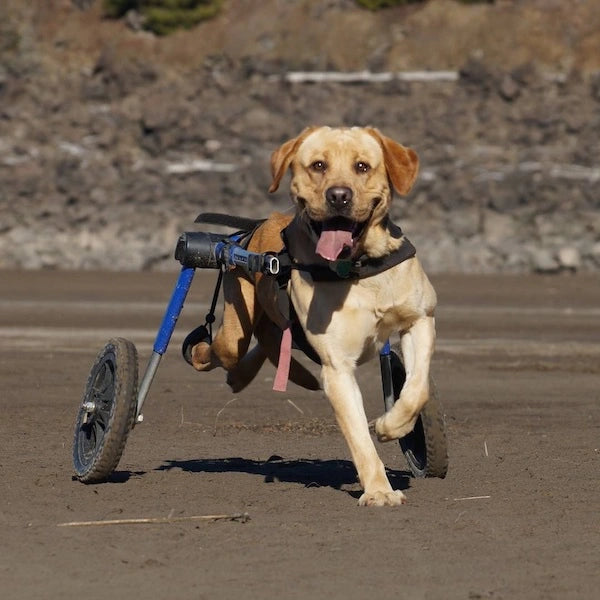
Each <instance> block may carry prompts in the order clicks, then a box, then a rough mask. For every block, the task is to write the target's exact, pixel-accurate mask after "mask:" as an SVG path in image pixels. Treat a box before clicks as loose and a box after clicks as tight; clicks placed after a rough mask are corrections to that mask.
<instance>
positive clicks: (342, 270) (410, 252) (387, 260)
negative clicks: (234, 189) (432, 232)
mask: <svg viewBox="0 0 600 600" xmlns="http://www.w3.org/2000/svg"><path fill="white" fill-rule="evenodd" d="M384 227H385V228H386V229H387V231H388V233H389V234H390V236H391V237H393V238H395V239H398V240H402V243H401V244H400V246H399V247H398V248H397V249H396V250H394V251H393V252H390V254H386V255H385V256H382V257H378V258H373V257H370V256H367V255H366V254H364V255H362V256H360V257H359V258H357V259H351V258H341V259H338V260H335V261H328V260H325V259H324V258H321V257H320V256H319V255H318V254H316V252H315V249H316V247H317V242H318V235H317V233H316V231H315V230H314V229H313V228H312V227H311V225H310V223H309V222H307V221H306V220H304V219H302V218H301V217H300V216H299V215H296V216H295V217H294V219H293V220H292V222H291V223H290V224H289V225H288V226H287V227H286V228H285V229H284V230H283V231H282V232H281V238H282V240H283V245H284V248H283V250H282V251H281V252H280V253H279V254H278V258H279V264H280V269H281V272H280V276H279V277H278V279H279V281H280V284H282V285H286V284H287V282H288V281H289V279H290V276H291V271H292V269H297V270H298V271H305V272H307V273H309V274H310V276H311V277H312V279H313V281H339V280H340V279H350V280H352V279H364V278H365V277H372V276H373V275H377V274H378V273H382V272H383V271H387V270H388V269H391V268H392V267H395V266H396V265H398V264H400V263H401V262H404V261H405V260H407V259H409V258H412V257H413V256H415V254H416V253H417V251H416V249H415V247H414V246H413V245H412V244H411V243H410V242H409V240H408V239H407V238H406V237H404V234H403V233H402V229H400V227H398V226H397V225H395V224H394V223H392V221H391V220H390V219H389V218H388V219H386V221H385V223H384ZM300 247H301V248H302V249H303V252H302V253H303V254H307V253H309V254H311V252H310V250H311V249H312V250H313V251H312V254H313V255H314V262H311V263H310V264H306V263H300V262H298V260H297V259H295V258H294V256H295V255H297V254H299V252H297V251H295V249H296V248H300Z"/></svg>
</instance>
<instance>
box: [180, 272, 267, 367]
mask: <svg viewBox="0 0 600 600" xmlns="http://www.w3.org/2000/svg"><path fill="white" fill-rule="evenodd" d="M255 296H256V294H255V291H254V285H253V284H252V283H251V282H250V281H248V280H247V279H246V278H245V277H243V276H241V275H240V274H239V273H237V272H235V271H232V272H227V273H225V276H224V277H223V297H224V299H225V307H224V310H223V322H222V323H221V325H220V327H219V329H218V330H217V333H216V334H215V336H214V339H213V342H212V344H209V343H207V342H204V341H203V342H200V343H198V344H196V345H195V346H194V347H193V348H192V352H191V360H192V364H193V366H194V368H196V369H197V370H198V371H210V370H211V369H214V368H215V367H223V368H224V369H226V370H227V371H231V370H232V369H234V368H235V367H236V365H237V364H238V362H239V360H240V359H241V358H242V357H243V356H244V355H245V354H246V352H247V351H248V346H249V345H250V340H251V338H252V330H253V329H254V323H255V321H256V318H257V316H258V315H257V314H256V312H258V311H259V310H260V309H259V308H258V306H257V305H256V302H255Z"/></svg>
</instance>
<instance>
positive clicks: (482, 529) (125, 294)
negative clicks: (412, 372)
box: [0, 271, 600, 600]
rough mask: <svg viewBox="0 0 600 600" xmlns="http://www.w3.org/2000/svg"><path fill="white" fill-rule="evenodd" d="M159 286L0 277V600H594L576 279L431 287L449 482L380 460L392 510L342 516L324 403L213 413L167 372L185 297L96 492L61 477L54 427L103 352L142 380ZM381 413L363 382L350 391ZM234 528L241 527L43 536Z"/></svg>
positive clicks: (594, 447)
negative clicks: (141, 404)
mask: <svg viewBox="0 0 600 600" xmlns="http://www.w3.org/2000/svg"><path fill="white" fill-rule="evenodd" d="M175 277H176V274H175V273H162V274H156V273H154V274H151V273H143V274H115V273H77V272H72V273H60V272H52V271H46V272H3V273H0V409H1V411H2V419H0V482H1V483H0V540H1V541H0V590H1V592H0V596H1V597H2V598H3V600H11V599H29V598H77V597H85V598H86V599H87V600H94V599H96V598H98V599H100V598H102V599H106V598H125V597H132V596H136V597H140V598H174V599H187V598H190V599H192V598H193V599H201V598H217V597H218V598H238V597H244V598H246V599H252V598H257V599H259V598H260V599H264V598H275V597H277V598H324V597H330V598H367V597H376V598H390V597H397V598H410V599H419V598H435V599H437V598H444V599H448V598H450V599H453V598H465V599H473V598H493V599H499V598H506V599H509V598H510V599H515V598H526V599H527V598H543V599H548V598H557V599H559V598H560V599H565V598H574V599H575V598H577V599H582V598H593V597H594V598H595V597H597V595H596V594H597V590H598V586H599V585H600V519H599V514H600V510H599V509H600V500H599V479H600V478H599V473H600V402H599V400H600V385H599V384H600V378H599V373H600V335H599V331H600V330H599V327H598V325H599V322H600V286H599V285H598V278H597V276H593V277H592V276H589V277H585V276H572V277H557V278H541V277H502V278H499V277H473V276H470V277H469V276H443V277H436V278H434V280H433V281H434V284H435V285H436V288H437V290H438V293H439V297H440V308H439V311H438V336H439V337H438V348H437V353H436V356H435V361H434V376H435V378H436V381H437V385H438V388H439V392H440V397H441V399H442V401H443V403H444V406H445V409H446V413H447V428H448V437H449V451H450V470H449V473H448V477H447V478H446V479H444V480H440V479H431V480H429V479H428V480H415V479H412V478H411V477H409V475H408V473H407V471H406V463H405V461H404V458H403V456H402V454H401V452H400V450H399V448H398V445H397V444H396V443H391V444H386V445H382V446H380V450H381V455H382V457H383V459H384V461H385V463H386V465H387V466H388V468H389V470H390V477H391V478H392V480H393V482H394V485H395V486H397V487H398V488H401V489H404V490H405V492H406V494H407V496H408V499H409V502H408V504H407V505H405V506H403V507H399V508H396V509H365V508H359V507H358V506H357V497H358V494H359V487H358V485H357V484H356V479H355V471H354V468H353V466H352V464H351V463H350V462H349V453H348V450H347V448H346V447H345V444H344V441H343V439H342V437H341V434H340V433H339V431H338V430H337V428H336V427H335V423H334V421H333V417H332V413H331V410H330V407H329V405H328V403H327V400H326V399H325V398H324V397H323V395H322V394H321V393H307V392H305V391H304V390H301V389H299V388H296V387H294V386H292V385H291V386H290V390H289V392H288V393H286V394H275V393H274V392H271V391H270V387H271V384H272V377H273V373H274V370H273V369H272V368H271V367H265V368H264V369H263V371H262V372H261V373H260V374H259V377H258V378H257V380H256V381H255V382H254V383H253V384H252V386H251V387H249V388H248V389H247V390H246V391H245V392H244V393H242V394H239V395H232V394H231V392H229V390H228V389H227V387H226V386H225V384H224V377H223V373H222V372H218V371H214V372H212V373H208V374H205V373H203V374H199V373H196V372H194V371H193V370H192V369H191V368H189V367H188V366H187V365H186V364H185V363H184V362H183V360H182V359H181V357H180V355H179V344H180V341H181V339H182V338H183V336H184V335H185V334H186V333H187V331H189V329H191V328H192V326H194V325H195V324H197V322H199V321H201V320H202V318H203V316H204V314H205V312H206V303H207V301H208V299H209V295H210V293H211V290H212V283H211V282H212V280H213V273H209V272H201V273H199V274H198V276H197V279H196V281H195V282H194V285H193V288H192V291H191V293H190V296H189V298H188V302H187V304H186V307H185V309H184V315H183V316H182V318H181V320H180V323H179V324H178V328H177V330H176V332H175V336H174V340H173V342H172V345H171V347H170V349H169V351H168V352H167V354H166V355H165V358H164V360H163V363H162V365H161V367H160V369H159V372H158V375H157V377H156V380H155V382H154V385H153V387H152V389H151V391H150V396H149V398H148V401H147V404H146V407H145V410H144V415H145V422H144V423H143V425H140V426H138V427H136V428H135V429H134V431H133V432H132V435H131V437H130V438H129V442H128V444H127V447H126V449H125V452H124V455H123V458H122V460H121V463H120V464H119V466H118V468H117V472H116V473H115V476H114V477H113V479H112V481H111V482H109V483H105V484H100V485H90V486H86V485H83V484H81V483H80V482H78V481H75V480H73V477H72V465H71V444H72V434H73V424H74V420H75V416H76V413H77V409H78V405H79V402H80V399H81V394H82V391H83V386H84V382H85V379H86V377H87V373H88V370H89V368H90V366H91V363H92V362H93V360H94V357H95V355H96V353H97V352H98V351H99V350H100V348H101V347H102V346H103V345H104V343H105V341H106V340H107V339H108V338H110V337H111V336H113V335H120V336H124V337H128V338H129V339H131V340H132V341H133V342H135V344H136V345H137V347H138V350H139V352H140V357H141V362H142V367H144V365H145V362H146V360H147V358H148V356H149V353H150V348H151V344H152V339H153V336H154V334H155V332H156V328H157V326H158V323H159V322H160V318H161V315H162V311H163V310H164V307H165V306H166V301H167V299H168V297H169V295H170V292H171V288H172V285H173V283H174V280H175ZM360 380H361V385H362V388H363V391H364V397H365V405H366V407H367V412H368V415H369V417H375V416H377V415H378V414H380V413H381V411H382V408H383V406H382V399H381V390H380V379H379V375H378V366H377V364H375V363H374V364H372V365H368V366H366V367H364V368H362V370H361V372H360ZM238 512H247V513H248V514H249V515H250V520H249V521H248V522H246V523H240V522H234V521H218V522H200V523H198V522H193V521H182V522H177V523H172V524H156V525H115V526H102V527H95V528H85V527H57V525H58V524H59V523H64V522H70V521H80V520H93V519H102V520H105V519H114V518H129V517H131V518H139V517H166V516H169V515H171V516H177V517H187V516H192V515H207V514H215V513H225V514H231V513H238Z"/></svg>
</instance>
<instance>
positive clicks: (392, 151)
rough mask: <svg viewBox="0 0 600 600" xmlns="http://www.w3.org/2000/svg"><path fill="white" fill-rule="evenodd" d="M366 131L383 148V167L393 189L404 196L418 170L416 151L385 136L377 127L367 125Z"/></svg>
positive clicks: (408, 190)
mask: <svg viewBox="0 0 600 600" xmlns="http://www.w3.org/2000/svg"><path fill="white" fill-rule="evenodd" d="M367 132H368V133H370V134H371V135H372V136H373V137H374V138H375V139H376V140H377V141H378V142H379V145H380V146H381V148H382V150H383V158H384V160H385V168H386V170H387V173H388V176H389V178H390V180H391V182H392V185H393V186H394V189H395V190H396V191H397V192H398V193H399V194H401V195H402V196H406V194H408V192H410V190H411V188H412V186H413V183H414V182H415V179H416V178H417V173H418V172H419V157H418V156H417V153H416V152H415V151H414V150H413V149H412V148H407V147H406V146H403V145H402V144H398V142H395V141H394V140H392V139H390V138H388V137H386V136H385V135H383V134H381V133H380V132H379V131H378V130H377V129H374V128H371V127H369V128H367Z"/></svg>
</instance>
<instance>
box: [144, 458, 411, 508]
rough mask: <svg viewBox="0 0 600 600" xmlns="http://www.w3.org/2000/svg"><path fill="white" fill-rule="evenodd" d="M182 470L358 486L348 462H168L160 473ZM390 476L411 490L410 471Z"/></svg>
mask: <svg viewBox="0 0 600 600" xmlns="http://www.w3.org/2000/svg"><path fill="white" fill-rule="evenodd" d="M171 469H181V470H183V471H187V472H190V473H248V474H250V475H260V476H261V477H263V478H264V483H275V482H285V483H295V484H299V485H303V486H304V487H313V486H314V487H331V488H333V489H336V490H342V487H344V486H353V485H354V484H356V483H357V477H356V469H355V468H354V465H353V464H352V462H350V461H348V460H313V459H307V458H299V459H294V460H284V459H283V458H282V457H281V456H277V455H273V456H271V457H270V458H268V459H267V460H251V459H248V458H239V457H238V458H215V459H196V460H167V461H165V463H164V464H162V465H161V466H159V467H157V468H156V469H155V470H156V471H169V470H171ZM387 476H388V479H389V480H390V483H391V485H392V487H393V488H394V489H395V490H406V489H408V488H409V487H410V474H409V473H408V472H407V471H397V470H393V469H388V470H387ZM342 491H345V492H346V493H348V494H349V495H350V496H353V497H355V498H358V497H360V495H361V494H362V492H361V491H359V490H357V489H345V490H342Z"/></svg>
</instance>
